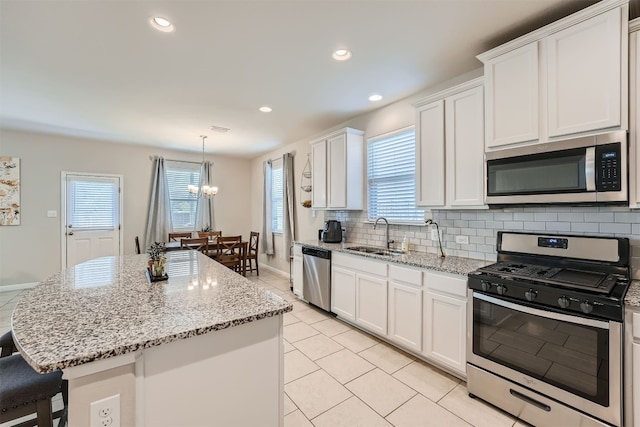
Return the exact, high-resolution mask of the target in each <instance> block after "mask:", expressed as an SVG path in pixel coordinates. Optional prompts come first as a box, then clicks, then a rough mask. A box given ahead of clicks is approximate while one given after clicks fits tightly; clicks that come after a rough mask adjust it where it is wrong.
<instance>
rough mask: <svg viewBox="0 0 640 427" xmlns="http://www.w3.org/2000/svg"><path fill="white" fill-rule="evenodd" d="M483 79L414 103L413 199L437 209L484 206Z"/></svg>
mask: <svg viewBox="0 0 640 427" xmlns="http://www.w3.org/2000/svg"><path fill="white" fill-rule="evenodd" d="M482 83H483V79H482V78H479V79H475V80H472V81H470V82H467V83H464V84H462V85H459V86H456V87H453V88H450V89H447V90H446V91H442V92H439V93H437V94H434V95H431V96H429V97H427V98H424V99H422V100H420V101H418V103H417V104H416V204H417V205H418V206H426V207H441V208H456V207H458V208H459V207H465V208H482V207H486V206H485V205H484V157H483V155H484V98H483V86H482Z"/></svg>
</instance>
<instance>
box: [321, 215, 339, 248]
mask: <svg viewBox="0 0 640 427" xmlns="http://www.w3.org/2000/svg"><path fill="white" fill-rule="evenodd" d="M322 241H323V242H325V243H340V242H342V224H340V221H336V220H333V219H330V220H329V221H325V222H324V231H323V233H322Z"/></svg>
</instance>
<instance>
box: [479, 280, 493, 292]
mask: <svg viewBox="0 0 640 427" xmlns="http://www.w3.org/2000/svg"><path fill="white" fill-rule="evenodd" d="M480 286H481V287H482V290H483V291H485V292H487V291H488V290H489V289H491V283H489V282H485V281H484V280H483V281H481V282H480Z"/></svg>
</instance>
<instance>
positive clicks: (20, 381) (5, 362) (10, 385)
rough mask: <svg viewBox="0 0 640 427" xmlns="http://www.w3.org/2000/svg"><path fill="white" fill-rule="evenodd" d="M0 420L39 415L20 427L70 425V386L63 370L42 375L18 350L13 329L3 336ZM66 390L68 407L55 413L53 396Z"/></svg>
mask: <svg viewBox="0 0 640 427" xmlns="http://www.w3.org/2000/svg"><path fill="white" fill-rule="evenodd" d="M0 347H1V348H2V350H1V352H0V378H2V380H1V381H0V423H6V422H8V421H12V420H16V419H18V418H22V417H25V416H28V415H30V414H34V413H35V414H36V417H35V418H33V419H29V420H27V421H23V422H21V423H20V424H19V426H24V427H26V426H36V425H37V426H39V427H52V426H53V420H54V419H56V418H60V421H59V422H58V426H59V427H63V426H65V425H66V424H67V407H68V403H69V386H68V382H67V381H66V380H63V379H62V371H56V372H51V373H48V374H40V373H38V372H36V371H35V370H34V369H33V368H32V367H31V366H29V364H28V363H27V362H26V361H25V360H24V358H23V357H22V355H20V354H19V353H16V352H17V348H16V346H15V343H14V341H13V337H12V335H11V331H9V332H7V333H5V334H4V335H2V336H0ZM60 392H62V400H63V402H64V408H63V409H61V410H59V411H56V412H53V410H52V405H51V398H52V397H54V396H55V395H56V394H58V393H60Z"/></svg>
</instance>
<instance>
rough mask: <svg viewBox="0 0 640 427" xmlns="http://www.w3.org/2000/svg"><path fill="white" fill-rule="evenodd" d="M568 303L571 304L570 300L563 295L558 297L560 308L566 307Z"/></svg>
mask: <svg viewBox="0 0 640 427" xmlns="http://www.w3.org/2000/svg"><path fill="white" fill-rule="evenodd" d="M569 304H571V300H570V299H569V298H567V297H565V296H561V297H560V298H558V305H559V306H560V308H567V307H569Z"/></svg>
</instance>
